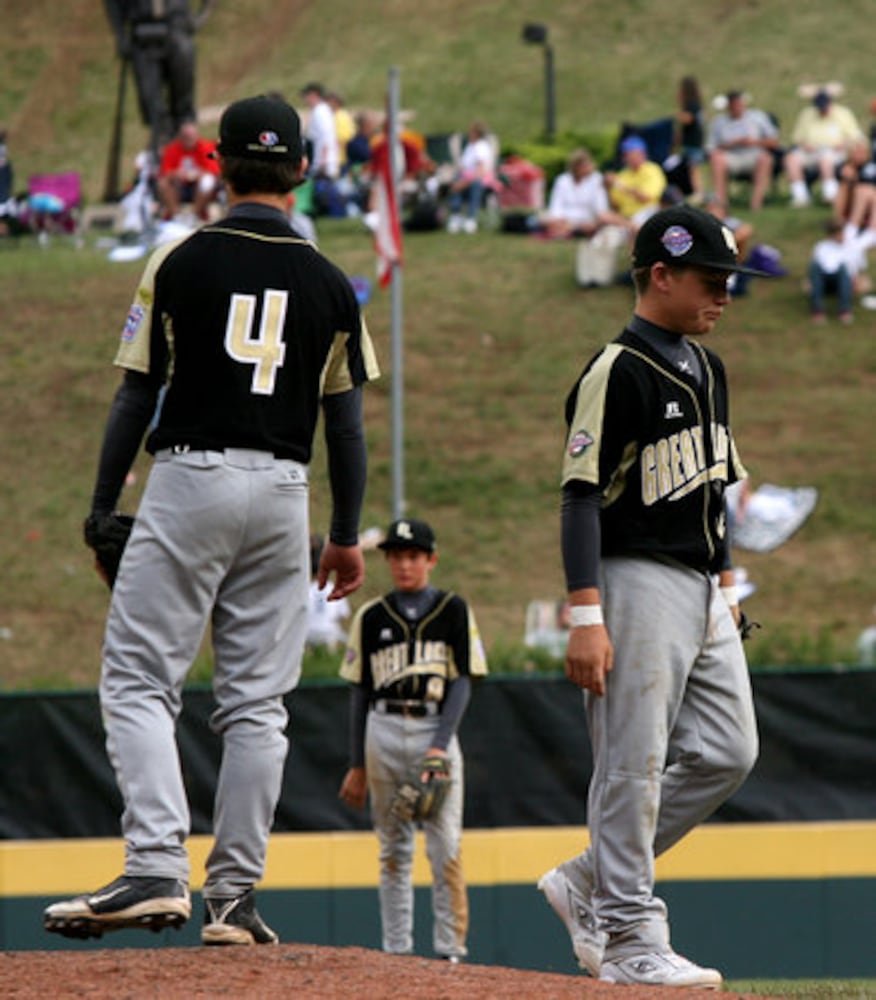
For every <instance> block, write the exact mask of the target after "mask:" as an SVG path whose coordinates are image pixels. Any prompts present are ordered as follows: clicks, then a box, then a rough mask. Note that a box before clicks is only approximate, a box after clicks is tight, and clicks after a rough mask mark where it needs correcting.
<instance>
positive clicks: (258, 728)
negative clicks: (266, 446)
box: [100, 449, 310, 897]
mask: <svg viewBox="0 0 876 1000" xmlns="http://www.w3.org/2000/svg"><path fill="white" fill-rule="evenodd" d="M309 560H310V554H309V532H308V486H307V469H306V467H305V466H303V465H301V464H299V463H297V462H293V461H289V460H277V459H274V457H273V455H271V454H269V453H267V452H260V451H250V450H245V449H226V450H225V451H224V452H220V451H192V452H187V453H184V454H174V453H172V452H171V451H169V450H168V451H163V452H159V453H158V454H157V455H156V457H155V462H154V464H153V467H152V470H151V472H150V475H149V480H148V482H147V485H146V489H145V491H144V495H143V499H142V502H141V504H140V508H139V510H138V513H137V520H136V523H135V526H134V530H133V532H132V534H131V538H130V540H129V543H128V546H127V548H126V551H125V554H124V556H123V558H122V562H121V566H120V568H119V575H118V577H117V579H116V584H115V588H114V590H113V595H112V602H111V604H110V610H109V616H108V620H107V626H106V633H105V638H104V649H103V666H102V673H101V681H100V701H101V709H102V713H103V720H104V726H105V728H106V732H107V750H108V753H109V757H110V761H111V763H112V765H113V767H114V769H115V772H116V778H117V781H118V784H119V787H120V789H121V792H122V796H123V799H124V805H125V809H124V813H123V815H122V832H123V834H124V838H125V872H126V874H128V875H154V876H163V877H170V878H181V879H186V880H187V879H188V877H189V859H188V855H187V852H186V849H185V841H186V838H187V836H188V834H189V828H190V815H189V808H188V803H187V799H186V791H185V787H184V785H183V778H182V772H181V768H180V760H179V753H178V749H177V744H176V739H175V725H176V719H177V716H178V715H179V712H180V708H181V704H182V688H183V682H184V680H185V677H186V674H187V672H188V670H189V668H190V666H191V664H192V661H193V660H194V658H195V656H196V655H197V653H198V649H199V647H200V644H201V641H202V637H203V635H204V632H205V629H206V627H207V625H208V624H210V623H212V642H213V654H214V660H215V666H214V675H213V692H214V695H215V698H216V702H217V708H216V711H215V712H214V713H213V715H212V717H211V720H210V724H211V728H212V729H213V730H214V731H215V732H216V733H218V734H219V735H220V736H221V737H222V764H221V767H220V771H219V778H218V785H217V789H216V797H215V812H214V830H213V833H214V840H215V843H214V847H213V850H212V852H211V853H210V856H209V858H208V860H207V879H206V883H205V886H204V892H205V895H207V896H212V897H220V896H226V897H230V896H238V895H240V894H241V892H243V891H245V890H246V889H248V888H249V887H251V886H252V885H253V884H254V883H255V882H257V881H258V880H259V879H260V878H261V877H262V874H263V871H264V862H265V854H266V850H267V842H268V834H269V831H270V828H271V825H272V823H273V817H274V811H275V809H276V805H277V801H278V799H279V795H280V790H281V784H282V777H283V766H284V762H285V759H286V752H287V746H288V744H287V740H286V736H285V734H284V730H285V728H286V724H287V712H286V708H285V705H284V702H283V696H284V695H285V694H286V693H287V692H288V691H290V690H291V689H292V688H294V687H295V685H296V684H297V682H298V678H299V674H300V670H301V654H302V649H303V644H304V636H305V633H306V622H307V604H308V585H309V581H310V568H309Z"/></svg>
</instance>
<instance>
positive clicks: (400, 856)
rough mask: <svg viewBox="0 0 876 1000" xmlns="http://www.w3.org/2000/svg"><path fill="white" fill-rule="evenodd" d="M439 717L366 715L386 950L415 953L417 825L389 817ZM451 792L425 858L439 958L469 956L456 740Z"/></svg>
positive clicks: (429, 835)
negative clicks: (426, 858) (430, 887)
mask: <svg viewBox="0 0 876 1000" xmlns="http://www.w3.org/2000/svg"><path fill="white" fill-rule="evenodd" d="M437 725H438V717H437V716H432V717H426V718H422V719H408V718H404V717H403V716H401V715H383V714H381V713H379V712H377V711H374V710H372V711H370V712H369V713H368V724H367V728H366V733H365V768H366V774H367V776H368V791H369V794H370V796H371V817H372V820H373V822H374V829H375V830H376V832H377V837H378V840H379V842H380V919H381V924H382V928H383V950H384V951H388V952H393V953H397V954H407V953H409V952H411V951H413V947H414V938H413V929H414V889H413V882H412V879H411V874H412V868H413V861H414V824H413V823H406V822H404V821H403V820H400V819H398V818H397V817H396V816H394V815H393V814H392V812H391V811H390V806H391V804H392V798H393V795H394V794H395V790H396V789H397V788H398V786H399V785H400V784H402V782H403V781H404V778H405V775H406V774H407V771H408V769H409V767H411V766H412V765H413V764H415V763H416V762H417V761H419V760H420V759H421V758H422V757H423V755H424V754H425V752H426V751H427V750H428V749H429V748H430V747H431V746H432V736H433V734H434V732H435V730H436V728H437ZM447 752H448V755H449V757H450V767H451V779H450V780H451V783H452V784H451V788H450V793H449V794H448V796H447V799H446V800H445V802H444V805H443V807H442V809H441V811H440V813H439V814H438V816H437V817H435V818H434V819H431V820H426V821H425V822H424V823H423V830H424V833H425V835H426V854H427V856H428V858H429V865H430V866H431V869H432V918H433V928H432V947H433V948H434V950H435V953H436V954H437V955H460V956H463V955H466V954H467V950H466V947H465V938H466V934H467V932H468V897H467V893H466V888H465V882H464V879H463V872H462V857H461V839H462V806H463V797H464V796H463V790H464V789H463V761H462V753H461V751H460V747H459V741H458V740H457V738H456V737H455V736H454V737H453V739H452V740H451V741H450V744H449V746H448V747H447Z"/></svg>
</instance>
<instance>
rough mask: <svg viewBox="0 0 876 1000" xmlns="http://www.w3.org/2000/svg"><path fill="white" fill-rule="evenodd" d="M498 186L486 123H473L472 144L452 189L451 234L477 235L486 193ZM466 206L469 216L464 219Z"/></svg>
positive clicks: (471, 129) (470, 139)
mask: <svg viewBox="0 0 876 1000" xmlns="http://www.w3.org/2000/svg"><path fill="white" fill-rule="evenodd" d="M495 184H496V158H495V155H494V153H493V147H492V145H491V144H490V141H489V140H488V139H487V127H486V125H484V124H483V122H473V123H472V125H471V126H470V127H469V130H468V142H467V143H466V146H465V149H463V151H462V155H461V156H460V158H459V172H458V173H457V175H456V178H455V179H454V181H453V183H452V184H451V185H450V219H449V221H448V223H447V231H448V232H450V233H458V232H460V231H462V232H466V233H475V232H477V228H478V213H479V212H480V209H481V203H482V201H483V196H484V189H485V188H489V187H494V186H495ZM463 203H464V204H465V216H463V215H462V210H463Z"/></svg>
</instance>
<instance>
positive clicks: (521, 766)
mask: <svg viewBox="0 0 876 1000" xmlns="http://www.w3.org/2000/svg"><path fill="white" fill-rule="evenodd" d="M752 681H753V685H754V692H755V702H756V707H757V715H758V726H759V730H760V739H761V751H760V757H759V759H758V763H757V765H756V767H755V769H754V771H753V773H752V775H751V776H750V777H749V779H748V781H746V783H745V784H744V785H743V787H742V788H741V789H740V790H739V791H738V792H737V793H736V794H735V795H734V796H733V798H732V799H730V801H729V802H727V803H726V804H725V805H724V806H723V807H722V808H721V810H720V811H719V813H718V814H717V816H716V817H715V818H716V819H717V820H719V821H721V820H723V821H744V822H759V821H770V822H778V821H800V820H804V821H805V820H844V819H845V820H850V819H874V818H876V671H861V670H854V671H849V672H836V673H833V672H810V671H806V672H791V673H770V674H757V675H754V677H753V678H752ZM347 697H348V695H347V689H346V687H345V686H344V685H334V684H325V685H303V686H302V687H301V688H300V689H299V690H298V691H296V692H295V693H294V694H292V695H291V696H290V697H289V700H288V705H289V711H290V725H289V730H288V732H289V737H290V740H291V750H290V754H289V760H288V763H287V767H286V775H285V780H284V784H283V792H282V796H281V800H280V804H279V808H278V810H277V817H276V823H275V829H277V830H281V831H305V830H307V831H318V830H353V829H366V828H368V827H369V821H368V817H367V815H365V814H363V813H360V812H357V811H355V810H352V809H349V808H348V807H346V806H345V805H344V804H343V803H341V802H340V801H339V800H338V798H337V791H338V787H339V785H340V782H341V779H342V777H343V774H344V771H345V769H346V761H347V746H346V742H347V730H348V727H347ZM212 709H213V700H212V695H211V693H210V692H209V691H208V690H194V689H193V690H190V691H187V692H186V693H185V696H184V708H183V713H182V715H181V717H180V720H179V727H178V735H179V745H180V754H181V758H182V762H183V770H184V774H185V780H186V785H187V788H188V792H189V798H190V802H191V807H192V832H193V833H209V832H210V830H211V816H212V796H213V790H214V787H215V781H216V772H217V767H218V761H219V753H220V745H219V741H218V739H217V738H216V737H215V736H214V735H213V734H212V733H211V731H210V728H209V724H208V720H209V716H210V713H211V711H212ZM460 738H461V741H462V745H463V750H464V753H465V758H466V806H465V823H466V826H467V827H469V828H478V827H481V828H483V827H487V828H491V827H503V826H514V827H516V826H545V825H564V826H574V825H583V824H585V823H586V821H587V811H586V792H587V783H588V780H589V777H590V769H591V758H590V747H589V742H588V739H587V730H586V725H585V720H584V711H583V705H582V699H581V694H580V692H579V691H578V690H577V689H576V688H574V687H573V686H572V685H571V684H570V683H569V682H568V681H566V680H565V679H564V678H562V677H549V678H543V677H540V678H523V679H518V678H513V679H512V678H495V679H494V678H490V679H487V680H485V681H484V682H482V683H481V684H479V685H478V686H477V687H476V688H475V691H474V695H473V697H472V701H471V705H470V707H469V710H468V712H467V714H466V716H465V718H464V720H463V725H462V730H461V733H460ZM0 762H2V764H0V837H2V838H4V839H17V840H31V839H39V838H46V837H114V836H118V834H119V814H120V812H121V799H120V797H119V793H118V790H117V789H116V785H115V781H114V779H113V774H112V770H111V768H110V766H109V762H108V760H107V757H106V752H105V749H104V737H103V730H102V726H101V722H100V709H99V705H98V700H97V695H96V693H94V692H73V693H61V694H39V693H28V694H7V695H2V696H0Z"/></svg>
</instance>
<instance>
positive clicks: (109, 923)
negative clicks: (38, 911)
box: [43, 875, 192, 938]
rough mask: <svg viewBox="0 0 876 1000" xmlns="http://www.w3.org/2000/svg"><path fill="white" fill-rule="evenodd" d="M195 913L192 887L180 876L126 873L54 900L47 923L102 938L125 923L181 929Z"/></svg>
mask: <svg viewBox="0 0 876 1000" xmlns="http://www.w3.org/2000/svg"><path fill="white" fill-rule="evenodd" d="M191 914H192V901H191V899H190V897H189V889H188V886H187V885H186V884H185V882H183V881H181V880H180V879H176V878H154V877H153V876H151V875H146V876H140V875H122V876H121V877H120V878H117V879H116V880H115V882H110V884H109V885H106V886H104V887H103V888H102V889H98V890H97V892H94V893H92V894H91V895H90V896H76V898H75V899H67V900H63V901H62V902H59V903H52V905H51V906H48V907H46V910H45V912H44V913H43V926H44V927H45V929H46V930H47V931H52V932H53V933H56V934H63V935H64V937H71V938H91V937H95V938H99V937H101V936H102V935H103V933H104V931H117V930H121V929H122V928H124V927H140V928H143V929H148V930H151V931H156V932H157V931H162V930H164V928H165V927H176V928H177V929H178V928H180V927H182V925H183V924H184V923H185V922H186V921H187V920H188V919H189V917H190V916H191Z"/></svg>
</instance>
